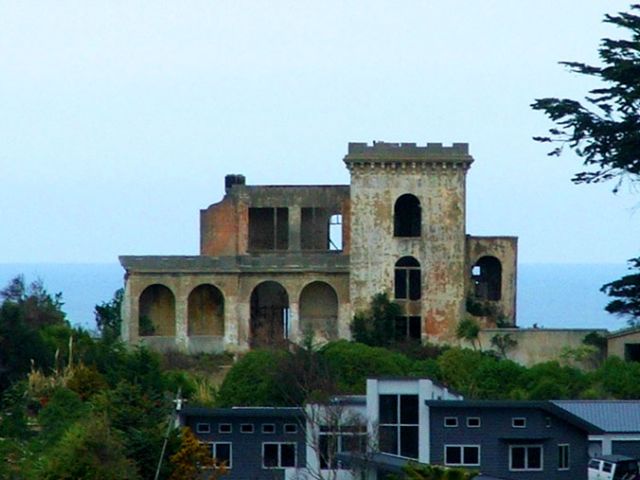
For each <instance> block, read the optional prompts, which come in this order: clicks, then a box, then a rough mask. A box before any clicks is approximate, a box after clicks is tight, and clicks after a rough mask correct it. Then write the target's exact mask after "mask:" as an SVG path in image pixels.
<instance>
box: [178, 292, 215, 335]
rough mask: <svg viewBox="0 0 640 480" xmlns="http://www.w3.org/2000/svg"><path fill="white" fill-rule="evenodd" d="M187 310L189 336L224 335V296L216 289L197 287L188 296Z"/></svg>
mask: <svg viewBox="0 0 640 480" xmlns="http://www.w3.org/2000/svg"><path fill="white" fill-rule="evenodd" d="M187 308H188V310H187V312H188V313H187V317H188V323H187V327H188V328H187V329H188V334H189V336H192V335H193V336H195V335H214V336H219V337H221V336H223V335H224V295H222V292H221V291H220V290H219V289H218V288H217V287H215V286H213V285H210V284H206V283H205V284H202V285H198V286H197V287H196V288H194V289H193V290H191V293H190V294H189V300H188V307H187Z"/></svg>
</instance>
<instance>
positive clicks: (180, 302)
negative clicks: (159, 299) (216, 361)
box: [175, 282, 189, 351]
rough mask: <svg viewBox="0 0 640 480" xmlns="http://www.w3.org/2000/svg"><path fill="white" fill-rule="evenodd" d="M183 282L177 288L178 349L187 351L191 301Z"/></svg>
mask: <svg viewBox="0 0 640 480" xmlns="http://www.w3.org/2000/svg"><path fill="white" fill-rule="evenodd" d="M184 287H185V285H183V282H180V284H179V285H178V288H176V293H175V295H176V348H177V349H178V350H182V351H187V350H188V348H189V330H188V329H189V325H188V314H189V312H188V309H189V300H188V292H187V289H185V288H184Z"/></svg>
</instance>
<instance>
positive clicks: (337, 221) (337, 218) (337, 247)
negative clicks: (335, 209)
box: [329, 213, 342, 252]
mask: <svg viewBox="0 0 640 480" xmlns="http://www.w3.org/2000/svg"><path fill="white" fill-rule="evenodd" d="M329 250H331V251H335V252H339V251H342V214H339V213H338V214H335V215H331V217H329Z"/></svg>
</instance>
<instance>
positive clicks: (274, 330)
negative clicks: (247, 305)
mask: <svg viewBox="0 0 640 480" xmlns="http://www.w3.org/2000/svg"><path fill="white" fill-rule="evenodd" d="M288 336H289V295H288V294H287V291H286V290H285V289H284V287H283V286H282V285H280V284H279V283H278V282H272V281H267V282H262V283H261V284H259V285H258V286H256V288H254V289H253V292H252V293H251V346H252V347H261V346H267V345H278V344H282V343H284V341H285V339H286V338H288Z"/></svg>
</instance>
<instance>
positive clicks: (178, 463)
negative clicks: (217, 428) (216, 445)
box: [169, 427, 227, 480]
mask: <svg viewBox="0 0 640 480" xmlns="http://www.w3.org/2000/svg"><path fill="white" fill-rule="evenodd" d="M180 440H181V445H180V449H179V450H178V451H177V452H176V453H175V454H173V455H172V456H171V458H170V460H171V463H172V465H173V466H174V470H173V473H172V474H171V476H170V477H169V480H216V479H218V478H220V477H221V476H222V475H225V474H226V473H227V468H226V465H224V463H221V462H219V461H217V460H216V459H215V458H213V457H212V456H211V450H210V449H209V448H207V447H206V446H205V445H204V444H202V443H200V442H199V441H198V439H197V438H196V436H195V435H194V434H193V432H192V431H191V429H190V428H189V427H184V428H183V429H182V432H181V439H180Z"/></svg>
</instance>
